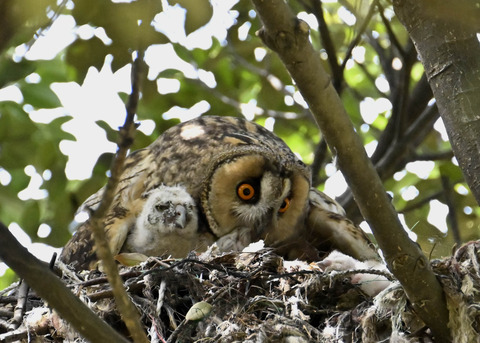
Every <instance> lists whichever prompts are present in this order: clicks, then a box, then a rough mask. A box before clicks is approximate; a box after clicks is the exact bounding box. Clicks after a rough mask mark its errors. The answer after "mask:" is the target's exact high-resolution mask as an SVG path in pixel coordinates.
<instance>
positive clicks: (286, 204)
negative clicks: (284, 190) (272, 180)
mask: <svg viewBox="0 0 480 343" xmlns="http://www.w3.org/2000/svg"><path fill="white" fill-rule="evenodd" d="M289 207H290V198H285V199H283V202H282V206H280V208H279V209H278V212H280V213H284V212H286V211H287V210H288V208H289Z"/></svg>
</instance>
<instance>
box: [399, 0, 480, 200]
mask: <svg viewBox="0 0 480 343" xmlns="http://www.w3.org/2000/svg"><path fill="white" fill-rule="evenodd" d="M394 8H395V12H396V14H397V16H398V18H399V19H400V21H401V22H402V23H403V25H404V26H405V27H406V28H407V30H408V32H409V35H410V37H411V38H412V40H413V42H414V43H415V47H416V49H417V51H418V53H419V55H420V58H421V60H422V63H423V66H424V68H425V73H426V74H427V77H428V81H429V83H430V86H431V88H432V91H433V95H434V96H435V99H436V101H437V106H438V109H439V113H440V116H441V117H442V119H443V122H444V123H445V127H446V129H447V133H448V136H449V139H450V142H451V144H452V150H453V152H454V154H455V157H456V158H457V160H458V163H459V165H460V168H461V169H462V171H463V173H464V176H465V180H466V181H467V183H468V185H469V186H470V189H471V190H472V193H473V195H474V196H475V199H476V200H477V203H480V135H479V132H480V58H479V56H480V44H479V38H478V37H477V32H479V31H480V19H479V18H480V1H478V0H477V1H472V0H461V1H455V2H452V1H444V0H428V1H425V0H423V1H417V0H396V1H394Z"/></svg>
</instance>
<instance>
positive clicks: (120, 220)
mask: <svg viewBox="0 0 480 343" xmlns="http://www.w3.org/2000/svg"><path fill="white" fill-rule="evenodd" d="M163 186H167V187H174V186H175V187H177V186H181V187H183V188H184V189H185V191H186V193H188V195H189V196H190V197H191V198H192V199H193V201H194V203H195V205H196V208H197V210H198V218H197V222H198V227H197V231H196V233H195V234H196V235H197V238H198V241H199V242H202V244H200V246H198V247H195V248H197V249H198V250H203V249H205V245H206V244H208V243H209V242H213V241H217V240H218V239H219V238H222V237H224V238H225V237H228V238H231V239H233V240H237V241H235V242H228V241H229V239H223V240H220V241H219V242H222V246H224V249H225V250H227V249H231V248H233V249H234V250H239V249H241V248H242V247H243V246H245V245H246V244H248V243H249V242H251V241H252V240H256V239H259V238H262V239H264V240H265V243H266V245H267V246H274V247H275V246H279V247H281V246H285V245H286V244H285V243H286V242H290V241H292V240H294V239H296V238H297V237H306V236H305V233H306V232H312V231H321V227H322V225H323V223H319V222H316V218H317V217H316V216H315V214H314V212H312V213H313V214H312V215H310V210H311V209H315V207H319V206H320V207H321V210H322V211H324V212H325V211H326V212H331V211H330V208H329V207H328V206H327V207H326V208H324V207H322V206H324V205H325V204H323V205H322V204H320V205H318V201H316V200H315V197H313V198H312V196H313V195H314V194H321V193H315V191H314V193H312V192H311V191H310V169H309V168H308V167H307V166H306V165H305V164H304V163H303V162H302V161H300V160H299V159H298V158H297V157H296V156H295V154H293V152H292V151H291V150H290V149H289V148H288V146H287V145H286V144H285V143H284V142H283V141H282V140H281V139H280V138H278V137H277V136H275V135H274V134H273V133H272V132H270V131H268V130H267V129H265V128H263V127H261V126H259V125H257V124H254V123H251V122H249V121H247V120H244V119H240V118H234V117H214V116H206V117H200V118H197V119H194V120H191V121H188V122H185V123H182V124H179V125H177V126H174V127H172V128H170V129H169V130H167V131H165V132H164V133H163V134H162V135H161V136H160V137H159V138H158V139H157V140H156V141H155V142H153V143H152V144H151V145H150V146H148V147H146V148H145V149H142V150H138V151H135V152H133V153H132V154H131V155H130V156H129V157H128V159H127V161H126V163H125V169H124V172H123V174H122V178H121V181H120V183H119V185H118V188H117V193H116V195H115V198H114V201H113V204H112V207H111V208H110V210H109V213H108V215H107V217H106V219H105V223H104V224H105V230H106V233H107V237H108V239H109V244H110V247H111V249H112V251H113V253H118V252H120V251H122V248H123V247H124V245H125V242H126V241H128V240H127V237H131V233H132V230H135V229H136V225H137V224H136V223H137V218H139V217H140V215H141V213H142V210H143V209H144V207H145V205H146V204H148V194H151V192H152V191H154V190H155V189H158V188H159V187H163ZM101 194H102V190H100V191H99V192H97V193H96V194H94V195H92V196H91V197H90V198H89V199H87V201H86V202H85V204H84V205H83V206H84V207H85V208H91V209H94V208H95V206H97V205H98V202H99V201H100V198H101ZM312 194H313V195H312ZM167 198H168V196H167ZM165 200H168V199H165ZM332 201H333V200H332ZM147 207H148V206H147ZM338 217H340V216H339V215H338ZM311 226H313V229H311V228H310V229H308V228H309V227H311ZM307 229H308V230H307ZM357 230H359V229H357ZM180 232H181V230H179V231H178V232H177V233H180ZM129 234H130V236H129ZM175 242H177V244H175V243H173V244H171V246H170V248H169V249H168V251H166V253H169V254H171V255H173V256H178V255H180V253H179V252H180V251H182V252H183V251H184V250H185V248H184V246H183V245H182V244H183V243H181V242H182V241H181V240H176V241H175ZM366 244H367V246H368V240H367V243H366ZM287 245H288V244H287ZM220 248H221V249H222V247H220ZM124 250H125V248H124ZM130 250H131V249H130ZM354 257H357V258H358V256H354ZM61 260H63V261H64V262H66V263H76V266H75V267H76V269H85V268H91V267H93V266H94V263H95V260H96V257H95V253H94V249H93V243H92V240H91V235H90V230H89V222H88V220H87V221H86V222H85V223H84V224H82V225H81V226H80V228H79V229H78V230H77V233H76V234H75V235H74V236H73V237H72V239H71V240H70V242H68V243H67V245H66V246H65V248H64V250H63V251H62V254H61Z"/></svg>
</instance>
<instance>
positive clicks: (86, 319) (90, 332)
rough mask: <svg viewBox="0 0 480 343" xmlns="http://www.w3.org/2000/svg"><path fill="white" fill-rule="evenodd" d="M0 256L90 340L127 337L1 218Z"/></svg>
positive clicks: (126, 341)
mask: <svg viewBox="0 0 480 343" xmlns="http://www.w3.org/2000/svg"><path fill="white" fill-rule="evenodd" d="M0 241H1V242H2V246H1V249H0V259H2V260H3V261H4V262H5V263H6V264H7V265H8V266H9V267H10V268H12V269H13V270H14V271H15V272H16V273H17V274H18V275H19V276H20V277H21V278H23V279H24V280H25V281H26V282H27V284H29V285H31V286H32V288H33V289H34V290H35V292H36V293H37V294H38V295H39V296H40V297H41V298H42V299H45V300H46V301H47V302H48V304H49V305H50V306H52V307H53V308H54V309H55V310H56V311H57V312H58V313H59V314H60V315H61V316H62V318H63V319H65V320H67V321H68V322H69V323H70V324H72V326H73V327H74V328H75V329H76V330H77V331H78V332H79V333H80V334H81V335H82V336H83V337H85V338H86V339H87V340H89V341H91V342H120V343H122V342H123V343H128V340H127V339H125V338H124V337H123V336H121V335H120V334H119V333H118V332H116V331H115V330H114V329H113V328H112V327H110V326H109V325H108V324H107V323H105V322H104V321H103V320H101V319H100V318H99V317H98V316H97V315H96V314H95V313H93V312H92V311H91V310H90V309H89V308H88V307H87V306H86V305H85V304H84V303H82V302H81V300H80V299H79V298H78V297H76V296H75V295H74V294H73V293H72V292H71V291H70V290H69V289H68V288H67V287H66V286H65V285H64V284H63V282H62V281H61V280H60V279H59V278H58V277H57V276H56V275H55V274H54V273H53V272H52V271H51V270H50V269H49V268H48V266H47V265H46V264H45V263H43V262H41V261H39V260H38V259H36V258H35V256H33V255H32V254H30V253H29V252H28V251H27V249H25V248H24V247H23V246H22V245H20V243H18V241H17V240H16V239H15V237H13V235H12V234H11V233H10V231H9V230H8V228H7V227H6V226H5V225H4V224H3V223H1V222H0Z"/></svg>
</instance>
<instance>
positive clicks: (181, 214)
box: [165, 204, 187, 229]
mask: <svg viewBox="0 0 480 343" xmlns="http://www.w3.org/2000/svg"><path fill="white" fill-rule="evenodd" d="M165 219H166V222H167V223H169V224H174V225H175V226H176V227H177V228H180V229H184V228H185V226H186V225H187V209H186V208H185V206H184V205H180V204H178V205H172V207H171V208H170V209H169V210H168V213H167V215H166V218H165Z"/></svg>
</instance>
